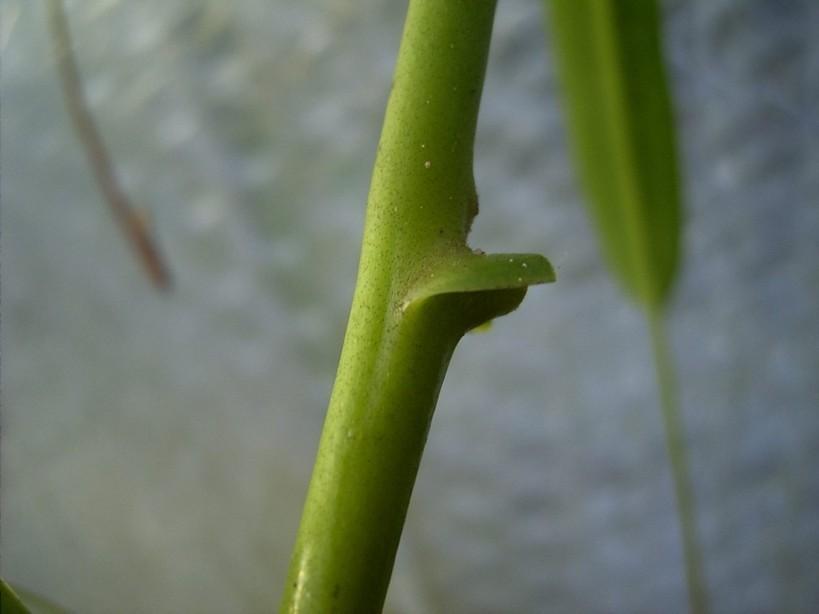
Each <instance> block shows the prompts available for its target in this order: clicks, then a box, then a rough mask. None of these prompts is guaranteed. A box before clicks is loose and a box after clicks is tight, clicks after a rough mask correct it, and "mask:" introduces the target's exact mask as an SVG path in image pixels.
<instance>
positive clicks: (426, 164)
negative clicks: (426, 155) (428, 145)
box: [424, 160, 432, 168]
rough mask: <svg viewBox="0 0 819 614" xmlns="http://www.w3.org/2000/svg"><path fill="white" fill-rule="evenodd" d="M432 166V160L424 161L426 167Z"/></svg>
mask: <svg viewBox="0 0 819 614" xmlns="http://www.w3.org/2000/svg"><path fill="white" fill-rule="evenodd" d="M431 166H432V162H430V161H429V160H427V161H426V162H424V168H429V167H431Z"/></svg>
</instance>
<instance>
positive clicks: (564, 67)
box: [546, 0, 708, 613]
mask: <svg viewBox="0 0 819 614" xmlns="http://www.w3.org/2000/svg"><path fill="white" fill-rule="evenodd" d="M546 4H547V5H548V9H549V19H550V23H551V26H552V28H551V31H552V38H553V41H554V47H555V51H556V56H557V61H558V70H559V75H560V78H561V81H562V85H563V91H564V98H565V111H566V114H567V118H568V123H569V133H570V135H571V138H572V141H573V143H572V144H573V146H574V147H573V149H574V154H575V159H576V163H577V164H576V165H577V168H578V170H579V175H580V178H581V180H582V183H583V186H584V188H585V192H586V196H587V199H586V201H587V203H588V208H589V211H590V214H591V217H592V219H593V220H594V223H595V226H596V228H597V231H598V234H599V236H600V240H601V243H602V247H603V253H604V255H605V257H606V260H607V261H608V262H609V264H610V267H611V268H612V270H613V271H614V272H615V274H616V276H617V278H618V279H619V280H620V282H621V284H622V286H623V288H624V289H625V291H626V293H627V294H628V295H629V296H630V297H631V298H632V299H634V300H635V301H636V302H637V303H638V304H639V305H640V306H641V307H642V308H643V310H644V311H645V313H646V318H647V320H648V323H649V331H650V334H651V338H652V348H653V351H654V358H655V366H656V372H657V380H658V385H659V388H660V398H661V407H662V415H663V422H664V428H665V436H666V445H667V449H668V454H669V459H670V462H671V469H672V477H673V481H674V490H675V498H676V502H677V510H678V515H679V518H680V525H681V529H682V542H683V552H684V559H685V570H686V577H687V584H688V596H689V602H690V606H691V609H692V611H694V612H698V613H704V612H706V611H707V609H708V608H707V598H706V591H705V582H704V580H703V569H702V556H701V554H700V549H699V544H698V541H697V535H696V533H697V532H696V523H695V513H694V499H693V489H692V486H691V479H690V476H689V470H688V461H687V454H686V448H685V441H684V436H683V427H682V424H681V419H680V415H679V408H678V406H677V405H678V402H677V392H676V384H675V381H674V369H673V365H672V361H671V356H670V352H669V350H668V344H667V341H666V338H665V332H664V328H663V315H664V312H665V305H666V304H667V302H668V298H669V295H670V292H671V289H672V287H673V284H674V280H675V276H676V272H677V268H678V261H679V252H680V235H681V211H680V188H679V179H678V174H677V173H678V171H677V153H676V144H675V136H674V135H675V131H674V120H673V115H672V110H671V102H670V98H669V93H668V87H667V84H666V77H665V69H664V66H663V58H662V49H661V34H660V24H659V15H658V9H657V4H656V2H655V0H628V1H619V0H549V1H548V2H547V3H546Z"/></svg>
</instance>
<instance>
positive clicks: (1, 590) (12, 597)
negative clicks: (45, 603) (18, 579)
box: [0, 578, 30, 614]
mask: <svg viewBox="0 0 819 614" xmlns="http://www.w3.org/2000/svg"><path fill="white" fill-rule="evenodd" d="M0 611H2V612H3V614H30V610H29V609H28V608H27V607H26V606H25V605H24V604H23V601H22V600H21V599H20V596H19V595H18V594H17V593H15V592H14V589H13V588H11V587H10V586H9V585H8V584H7V583H6V581H5V580H3V579H2V578H0Z"/></svg>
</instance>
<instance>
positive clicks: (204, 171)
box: [0, 0, 819, 614]
mask: <svg viewBox="0 0 819 614" xmlns="http://www.w3.org/2000/svg"><path fill="white" fill-rule="evenodd" d="M66 6H67V11H68V14H69V18H70V22H71V26H72V29H73V33H74V39H75V49H76V53H77V56H78V60H79V62H80V68H81V70H82V73H83V77H84V82H85V89H86V93H87V96H88V98H89V101H90V104H91V106H92V109H93V111H94V112H95V114H96V116H97V120H98V122H99V124H100V127H101V129H102V131H103V135H104V137H105V139H106V141H107V143H108V145H109V146H110V149H111V152H112V155H113V157H114V159H115V162H116V165H117V172H118V175H119V177H120V179H121V181H122V183H123V185H124V187H125V189H126V190H127V191H128V193H129V194H130V195H131V197H132V199H133V200H134V201H135V203H136V204H137V205H138V206H140V207H144V208H146V209H147V210H149V211H150V213H151V216H152V218H153V221H154V226H155V228H156V231H157V234H158V237H159V240H160V242H161V244H162V247H163V250H164V252H165V255H166V256H167V259H168V261H169V263H170V266H171V268H172V270H173V273H174V276H175V282H176V287H175V290H174V291H173V292H172V293H171V294H168V295H160V294H157V293H156V292H155V291H153V290H152V289H151V287H150V286H149V285H148V283H147V281H146V280H145V278H144V276H143V275H142V272H141V271H140V269H139V268H138V265H137V263H136V261H135V260H134V258H133V256H132V253H131V251H130V249H129V248H128V246H127V245H126V244H125V242H124V241H123V240H122V238H121V236H120V234H119V232H118V230H117V229H116V227H115V226H114V224H113V221H112V219H111V216H110V214H109V212H108V210H107V208H106V205H105V204H104V203H103V202H102V200H101V197H100V195H99V193H98V192H97V190H96V188H95V185H94V183H93V181H92V176H91V173H90V169H89V167H88V164H87V163H86V160H85V156H84V153H83V151H82V149H81V148H80V146H79V143H78V140H77V138H76V137H75V135H74V133H73V131H72V128H71V125H70V123H69V120H68V116H67V113H66V111H65V106H64V103H63V100H62V98H61V94H60V90H59V87H58V80H57V75H56V72H55V61H54V55H53V53H52V47H51V41H50V38H49V35H48V29H47V22H46V11H45V4H44V3H43V2H30V1H25V0H2V2H0V49H2V139H3V142H2V153H1V154H0V158H1V162H2V350H3V361H2V376H3V381H2V397H3V399H2V400H3V416H2V419H3V425H2V426H3V434H2V549H1V550H0V555H2V573H3V575H4V576H5V577H6V578H7V579H9V580H10V581H12V582H16V583H18V584H20V585H22V586H24V587H26V588H29V589H31V590H34V591H36V592H39V593H42V594H44V595H47V596H49V597H51V598H53V599H54V600H56V601H57V602H59V603H62V604H64V605H65V606H67V607H68V608H69V609H71V610H73V611H75V612H89V613H95V612H96V613H112V612H125V613H130V612H133V613H143V612H152V613H154V612H168V613H172V612H174V613H176V612H192V613H194V612H195V613H200V612H201V613H210V612H213V613H229V612H237V613H238V612H269V611H272V610H273V609H274V608H275V605H276V604H277V601H278V598H279V595H280V591H281V586H282V582H283V579H284V573H285V569H286V566H287V563H288V558H289V554H290V548H291V546H292V542H293V539H294V536H295V531H296V527H297V523H298V517H299V514H300V509H301V505H302V501H303V497H304V495H305V490H306V486H307V480H308V478H309V474H310V469H311V466H312V460H313V456H314V453H315V449H316V445H317V441H318V436H319V432H320V429H321V424H322V420H323V417H324V411H325V409H326V403H327V399H328V397H329V392H330V387H331V385H332V381H333V376H334V371H335V365H336V360H337V358H338V354H339V351H340V345H341V339H342V335H343V332H344V325H345V321H346V317H347V312H348V309H349V305H350V301H351V297H352V290H353V283H354V278H355V272H356V265H357V259H358V250H359V242H360V238H361V232H362V225H363V219H364V203H365V201H366V196H367V189H368V184H369V176H370V172H371V167H372V162H373V159H374V154H375V147H376V143H377V139H378V135H379V130H380V125H381V120H382V116H383V111H384V107H385V104H386V101H387V96H388V92H389V86H390V80H391V73H392V68H393V64H394V61H395V56H396V53H397V50H398V43H399V39H400V34H401V28H402V25H403V17H404V13H405V9H406V3H405V2H386V1H382V0H378V1H377V0H356V1H353V0H310V1H305V2H298V3H295V2H269V1H262V0H239V1H236V2H230V3H228V2H221V1H219V0H179V1H174V2H166V1H163V0H143V1H141V2H123V1H118V0H96V1H89V0H86V1H82V2H80V1H77V0H75V1H69V2H67V4H66ZM664 9H665V29H666V40H665V44H666V50H667V60H668V64H669V71H670V75H671V78H672V80H673V91H674V95H675V103H676V108H677V119H678V124H679V134H680V140H681V147H682V150H683V156H682V158H683V161H684V168H683V174H684V176H685V185H686V189H685V191H686V207H687V224H686V235H685V264H684V269H683V271H682V274H681V277H680V279H679V283H678V286H677V291H676V293H675V296H674V299H673V305H672V309H671V312H670V321H669V328H670V335H671V340H672V345H673V351H674V354H675V357H676V361H677V365H678V371H679V373H678V375H679V379H680V386H681V395H682V409H683V415H684V420H685V423H686V427H687V435H688V438H689V442H690V453H691V464H692V472H693V476H694V481H695V488H696V495H697V499H698V508H697V511H698V519H699V522H700V530H701V538H702V542H703V547H704V552H705V557H706V573H707V579H708V585H709V589H710V592H711V596H712V600H713V605H714V611H715V612H732V613H733V612H736V613H746V612H805V613H807V612H816V611H819V582H817V578H819V477H817V476H818V475H819V377H817V375H819V203H818V202H817V196H816V195H817V193H819V145H817V143H819V115H818V114H817V112H816V109H817V108H819V79H817V78H816V77H817V75H819V3H816V2H814V1H813V0H801V1H800V0H776V1H774V0H769V1H764V0H719V1H715V0H697V1H689V2H684V1H683V0H677V1H669V2H665V3H664ZM547 45H548V37H547V35H546V34H545V33H544V28H543V18H542V6H541V3H540V2H539V1H538V0H525V1H524V0H518V1H503V2H500V4H499V7H498V15H497V23H496V30H495V38H494V40H493V46H492V52H491V58H490V66H489V72H488V76H487V82H486V90H485V94H484V98H483V100H484V102H483V106H482V111H481V118H480V126H479V134H478V143H477V149H476V178H477V183H478V188H479V192H480V195H481V214H480V216H479V217H478V218H477V220H476V223H475V226H474V229H473V234H472V239H471V244H472V245H473V246H475V247H480V248H482V249H484V250H485V251H487V252H490V251H507V252H508V251H520V252H528V251H532V252H541V253H544V254H546V255H547V256H549V257H550V259H551V260H552V262H553V263H554V264H555V265H556V267H557V270H558V277H559V280H558V283H557V284H554V285H550V286H545V287H539V288H534V289H532V290H531V291H530V292H529V296H528V297H527V298H526V300H525V301H524V303H523V305H522V307H521V308H520V309H519V310H518V311H517V312H516V313H515V314H513V315H511V316H508V317H505V318H503V319H501V320H499V321H497V322H496V323H495V325H494V326H493V327H492V329H491V330H490V331H489V332H487V333H483V334H475V335H469V336H467V338H465V339H464V340H463V341H462V343H461V345H460V346H459V348H458V351H457V352H456V355H455V358H454V360H453V363H452V367H451V370H450V372H449V374H448V376H447V381H446V383H445V385H444V388H443V392H442V394H441V399H440V402H439V405H438V410H437V413H436V416H435V419H434V421H433V425H432V431H431V434H430V438H429V443H428V446H427V452H426V455H425V457H424V461H423V463H422V467H421V471H420V474H419V478H418V483H417V486H416V490H415V494H414V498H413V501H412V504H411V507H410V511H409V517H408V520H407V526H406V531H405V534H404V538H403V541H402V544H401V548H400V550H399V554H398V560H397V564H396V569H395V573H394V576H393V582H392V585H391V588H390V593H389V597H388V605H387V611H389V612H394V613H407V614H410V613H419V614H420V613H426V612H448V613H464V614H467V613H475V612H479V613H482V612H486V613H494V612H497V613H502V612H522V613H529V612H533V613H537V612H591V613H594V612H600V613H604V612H670V613H673V612H683V611H684V610H685V606H684V604H685V588H684V579H683V571H682V555H681V548H680V541H679V533H678V528H677V520H676V516H675V508H674V503H673V498H672V487H671V482H670V476H669V470H668V465H667V462H666V456H665V448H664V443H663V438H662V430H661V423H660V414H659V408H658V400H657V394H656V390H655V383H654V375H653V365H652V362H651V354H650V351H649V350H650V348H649V341H648V337H647V334H646V330H645V326H644V324H643V321H642V319H641V317H640V315H639V313H638V311H637V310H636V309H635V308H633V307H632V306H631V305H630V304H629V303H628V302H627V301H626V300H625V299H624V297H623V295H622V294H621V293H620V292H619V291H618V289H617V288H616V287H615V286H614V284H613V282H612V280H611V278H610V276H609V274H608V271H607V270H606V268H605V266H604V265H603V263H602V261H601V257H600V253H599V251H598V247H597V243H596V240H595V237H594V235H593V234H592V230H591V227H590V225H589V222H588V220H587V218H586V216H585V212H584V209H583V207H582V205H581V202H580V199H579V196H578V190H577V186H576V183H575V179H574V176H573V172H572V170H571V168H570V166H569V162H568V158H567V147H566V134H565V131H564V127H563V120H562V117H561V112H560V107H559V100H558V91H557V84H556V80H555V75H554V67H553V62H552V59H551V55H550V51H549V49H548V48H547Z"/></svg>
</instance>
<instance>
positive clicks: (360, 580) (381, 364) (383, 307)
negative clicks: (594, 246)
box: [281, 0, 554, 614]
mask: <svg viewBox="0 0 819 614" xmlns="http://www.w3.org/2000/svg"><path fill="white" fill-rule="evenodd" d="M494 12H495V0H447V1H446V2H441V1H440V0H411V2H410V3H409V9H408V14H407V18H406V24H405V29H404V34H403V39H402V42H401V47H400V51H399V55H398V61H397V65H396V69H395V77H394V81H393V88H392V92H391V94H390V99H389V103H388V105H387V111H386V116H385V118H384V126H383V130H382V134H381V140H380V142H379V145H378V152H377V156H376V161H375V168H374V171H373V179H372V185H371V188H370V195H369V199H368V203H367V217H366V222H365V228H364V238H363V245H362V252H361V260H360V264H359V271H358V280H357V283H356V290H355V295H354V298H353V306H352V310H351V313H350V319H349V322H348V327H347V333H346V336H345V339H344V347H343V349H342V353H341V359H340V363H339V367H338V373H337V376H336V382H335V385H334V388H333V392H332V395H331V399H330V404H329V408H328V411H327V418H326V421H325V424H324V430H323V433H322V436H321V442H320V445H319V451H318V456H317V459H316V464H315V467H314V469H313V476H312V479H311V482H310V487H309V490H308V494H307V501H306V503H305V507H304V512H303V515H302V522H301V526H300V528H299V533H298V537H297V541H296V545H295V549H294V552H293V557H292V559H291V566H290V572H289V576H288V579H287V584H286V587H285V595H284V599H283V601H282V605H281V611H282V612H300V613H313V612H315V613H322V614H324V613H327V612H356V613H359V614H367V613H370V612H379V611H380V610H381V608H382V605H383V602H384V597H385V594H386V591H387V586H388V583H389V578H390V575H391V572H392V566H393V562H394V558H395V553H396V549H397V547H398V541H399V538H400V535H401V530H402V527H403V524H404V518H405V515H406V510H407V505H408V503H409V498H410V494H411V492H412V488H413V484H414V482H415V476H416V473H417V470H418V465H419V463H420V460H421V453H422V451H423V447H424V443H425V441H426V437H427V430H428V428H429V424H430V420H431V418H432V413H433V410H434V407H435V403H436V401H437V397H438V392H439V390H440V387H441V383H442V381H443V378H444V374H445V372H446V368H447V365H448V363H449V360H450V357H451V356H452V353H453V351H454V349H455V345H456V344H457V342H458V340H459V339H460V337H461V336H462V335H463V334H464V333H465V332H466V331H468V330H470V329H472V328H474V327H477V326H479V325H481V324H482V323H484V322H486V321H488V320H490V319H492V318H494V317H497V316H499V315H502V314H505V313H508V312H510V311H512V310H513V309H515V308H516V307H517V305H518V304H519V303H520V301H521V300H522V299H523V296H524V294H525V292H526V287H527V286H529V285H531V284H538V283H544V282H549V281H553V279H554V273H553V271H552V267H551V266H550V265H549V263H548V262H547V261H546V259H544V258H543V257H541V256H535V255H513V254H512V255H510V254H505V255H495V256H486V255H483V254H482V253H480V252H477V253H476V252H473V251H472V250H471V249H470V248H469V247H468V246H467V243H466V238H467V234H468V232H469V228H470V226H471V224H472V220H473V218H474V217H475V215H476V214H477V212H478V199H477V194H476V190H475V183H474V179H473V171H472V157H473V144H474V137H475V127H476V123H477V118H478V107H479V102H480V96H481V91H482V88H483V79H484V73H485V71H486V59H487V53H488V50H489V41H490V36H491V32H492V22H493V19H494Z"/></svg>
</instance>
